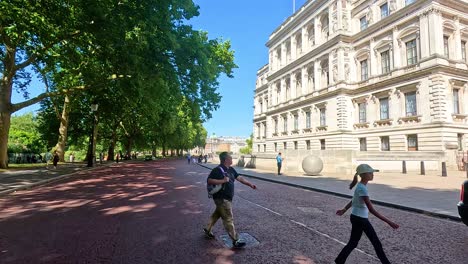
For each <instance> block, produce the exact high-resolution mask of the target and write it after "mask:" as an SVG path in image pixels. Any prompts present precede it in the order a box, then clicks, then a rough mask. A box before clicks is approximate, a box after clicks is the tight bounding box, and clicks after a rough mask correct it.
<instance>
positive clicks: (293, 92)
mask: <svg viewBox="0 0 468 264" xmlns="http://www.w3.org/2000/svg"><path fill="white" fill-rule="evenodd" d="M290 76H291V77H290V78H289V80H290V82H291V83H290V85H289V87H291V99H292V98H296V97H297V93H296V74H295V73H294V72H293V73H291V75H290Z"/></svg>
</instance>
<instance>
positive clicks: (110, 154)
mask: <svg viewBox="0 0 468 264" xmlns="http://www.w3.org/2000/svg"><path fill="white" fill-rule="evenodd" d="M116 130H117V129H114V130H112V138H111V142H110V145H109V150H108V151H107V160H114V156H115V144H116V141H117V132H116Z"/></svg>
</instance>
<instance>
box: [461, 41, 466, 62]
mask: <svg viewBox="0 0 468 264" xmlns="http://www.w3.org/2000/svg"><path fill="white" fill-rule="evenodd" d="M461 56H462V59H463V60H466V41H462V42H461Z"/></svg>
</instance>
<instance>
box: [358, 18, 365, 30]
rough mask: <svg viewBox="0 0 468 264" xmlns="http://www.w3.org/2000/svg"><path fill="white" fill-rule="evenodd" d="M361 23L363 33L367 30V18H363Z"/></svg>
mask: <svg viewBox="0 0 468 264" xmlns="http://www.w3.org/2000/svg"><path fill="white" fill-rule="evenodd" d="M359 21H360V23H361V31H362V30H364V29H366V28H367V19H366V16H363V17H361V19H360V20H359Z"/></svg>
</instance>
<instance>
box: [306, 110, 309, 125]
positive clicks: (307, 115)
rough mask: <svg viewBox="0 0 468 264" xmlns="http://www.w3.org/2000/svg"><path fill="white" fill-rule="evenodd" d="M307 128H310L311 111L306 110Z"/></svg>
mask: <svg viewBox="0 0 468 264" xmlns="http://www.w3.org/2000/svg"><path fill="white" fill-rule="evenodd" d="M306 128H310V111H307V112H306Z"/></svg>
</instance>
